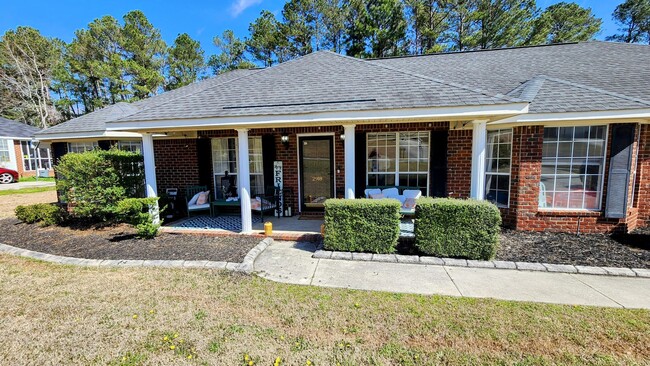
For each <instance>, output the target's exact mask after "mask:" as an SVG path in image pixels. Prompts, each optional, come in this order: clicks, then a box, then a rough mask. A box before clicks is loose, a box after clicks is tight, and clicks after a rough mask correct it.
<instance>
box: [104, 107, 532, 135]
mask: <svg viewBox="0 0 650 366" xmlns="http://www.w3.org/2000/svg"><path fill="white" fill-rule="evenodd" d="M527 112H528V103H510V104H499V105H487V106H462V107H444V108H413V109H389V110H368V111H340V112H338V111H337V112H322V113H310V114H296V115H261V116H241V117H221V118H192V119H169V120H153V121H124V122H120V121H117V122H110V123H108V124H107V125H108V126H107V127H106V129H107V130H110V131H115V130H118V131H124V130H142V129H173V128H205V127H229V128H235V127H256V126H260V127H262V126H268V125H283V124H284V125H286V124H300V123H321V124H322V123H328V122H329V123H332V122H340V121H346V122H355V121H369V122H372V121H374V120H390V119H395V120H398V119H416V118H428V119H439V120H448V119H477V118H479V117H490V116H511V115H513V114H521V113H527Z"/></svg>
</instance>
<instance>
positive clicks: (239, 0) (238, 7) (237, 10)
mask: <svg viewBox="0 0 650 366" xmlns="http://www.w3.org/2000/svg"><path fill="white" fill-rule="evenodd" d="M261 2H262V0H235V1H234V2H233V3H232V6H231V7H230V14H231V15H232V16H233V17H238V16H239V14H241V13H242V12H243V11H244V10H246V9H248V8H250V7H251V6H253V5H257V4H259V3H261Z"/></svg>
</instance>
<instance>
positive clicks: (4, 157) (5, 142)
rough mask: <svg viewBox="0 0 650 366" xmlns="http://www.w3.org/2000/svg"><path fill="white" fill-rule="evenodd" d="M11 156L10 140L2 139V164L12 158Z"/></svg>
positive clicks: (0, 163)
mask: <svg viewBox="0 0 650 366" xmlns="http://www.w3.org/2000/svg"><path fill="white" fill-rule="evenodd" d="M9 156H10V155H9V140H3V139H0V166H4V164H5V163H8V162H9V161H10V160H11V159H10V158H9Z"/></svg>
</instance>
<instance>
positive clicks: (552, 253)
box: [496, 229, 650, 268]
mask: <svg viewBox="0 0 650 366" xmlns="http://www.w3.org/2000/svg"><path fill="white" fill-rule="evenodd" d="M496 259H497V260H504V261H519V262H540V263H553V264H573V265H582V266H600V267H631V268H650V230H647V229H644V230H637V231H635V232H633V233H631V234H613V235H608V234H582V235H576V234H569V233H549V232H542V233H538V232H527V231H515V230H508V229H504V230H503V231H502V233H501V241H500V248H499V250H498V251H497V256H496Z"/></svg>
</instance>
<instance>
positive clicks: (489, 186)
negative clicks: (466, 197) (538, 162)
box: [485, 129, 512, 206]
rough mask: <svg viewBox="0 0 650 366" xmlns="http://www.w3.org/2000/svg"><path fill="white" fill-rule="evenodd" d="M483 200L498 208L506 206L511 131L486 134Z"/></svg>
mask: <svg viewBox="0 0 650 366" xmlns="http://www.w3.org/2000/svg"><path fill="white" fill-rule="evenodd" d="M487 142H488V144H487V150H486V163H485V166H486V177H485V178H486V192H485V199H487V200H489V201H491V202H494V203H496V204H497V205H499V206H508V203H509V202H508V200H509V195H510V170H511V157H512V130H511V129H503V130H494V131H488V133H487Z"/></svg>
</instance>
